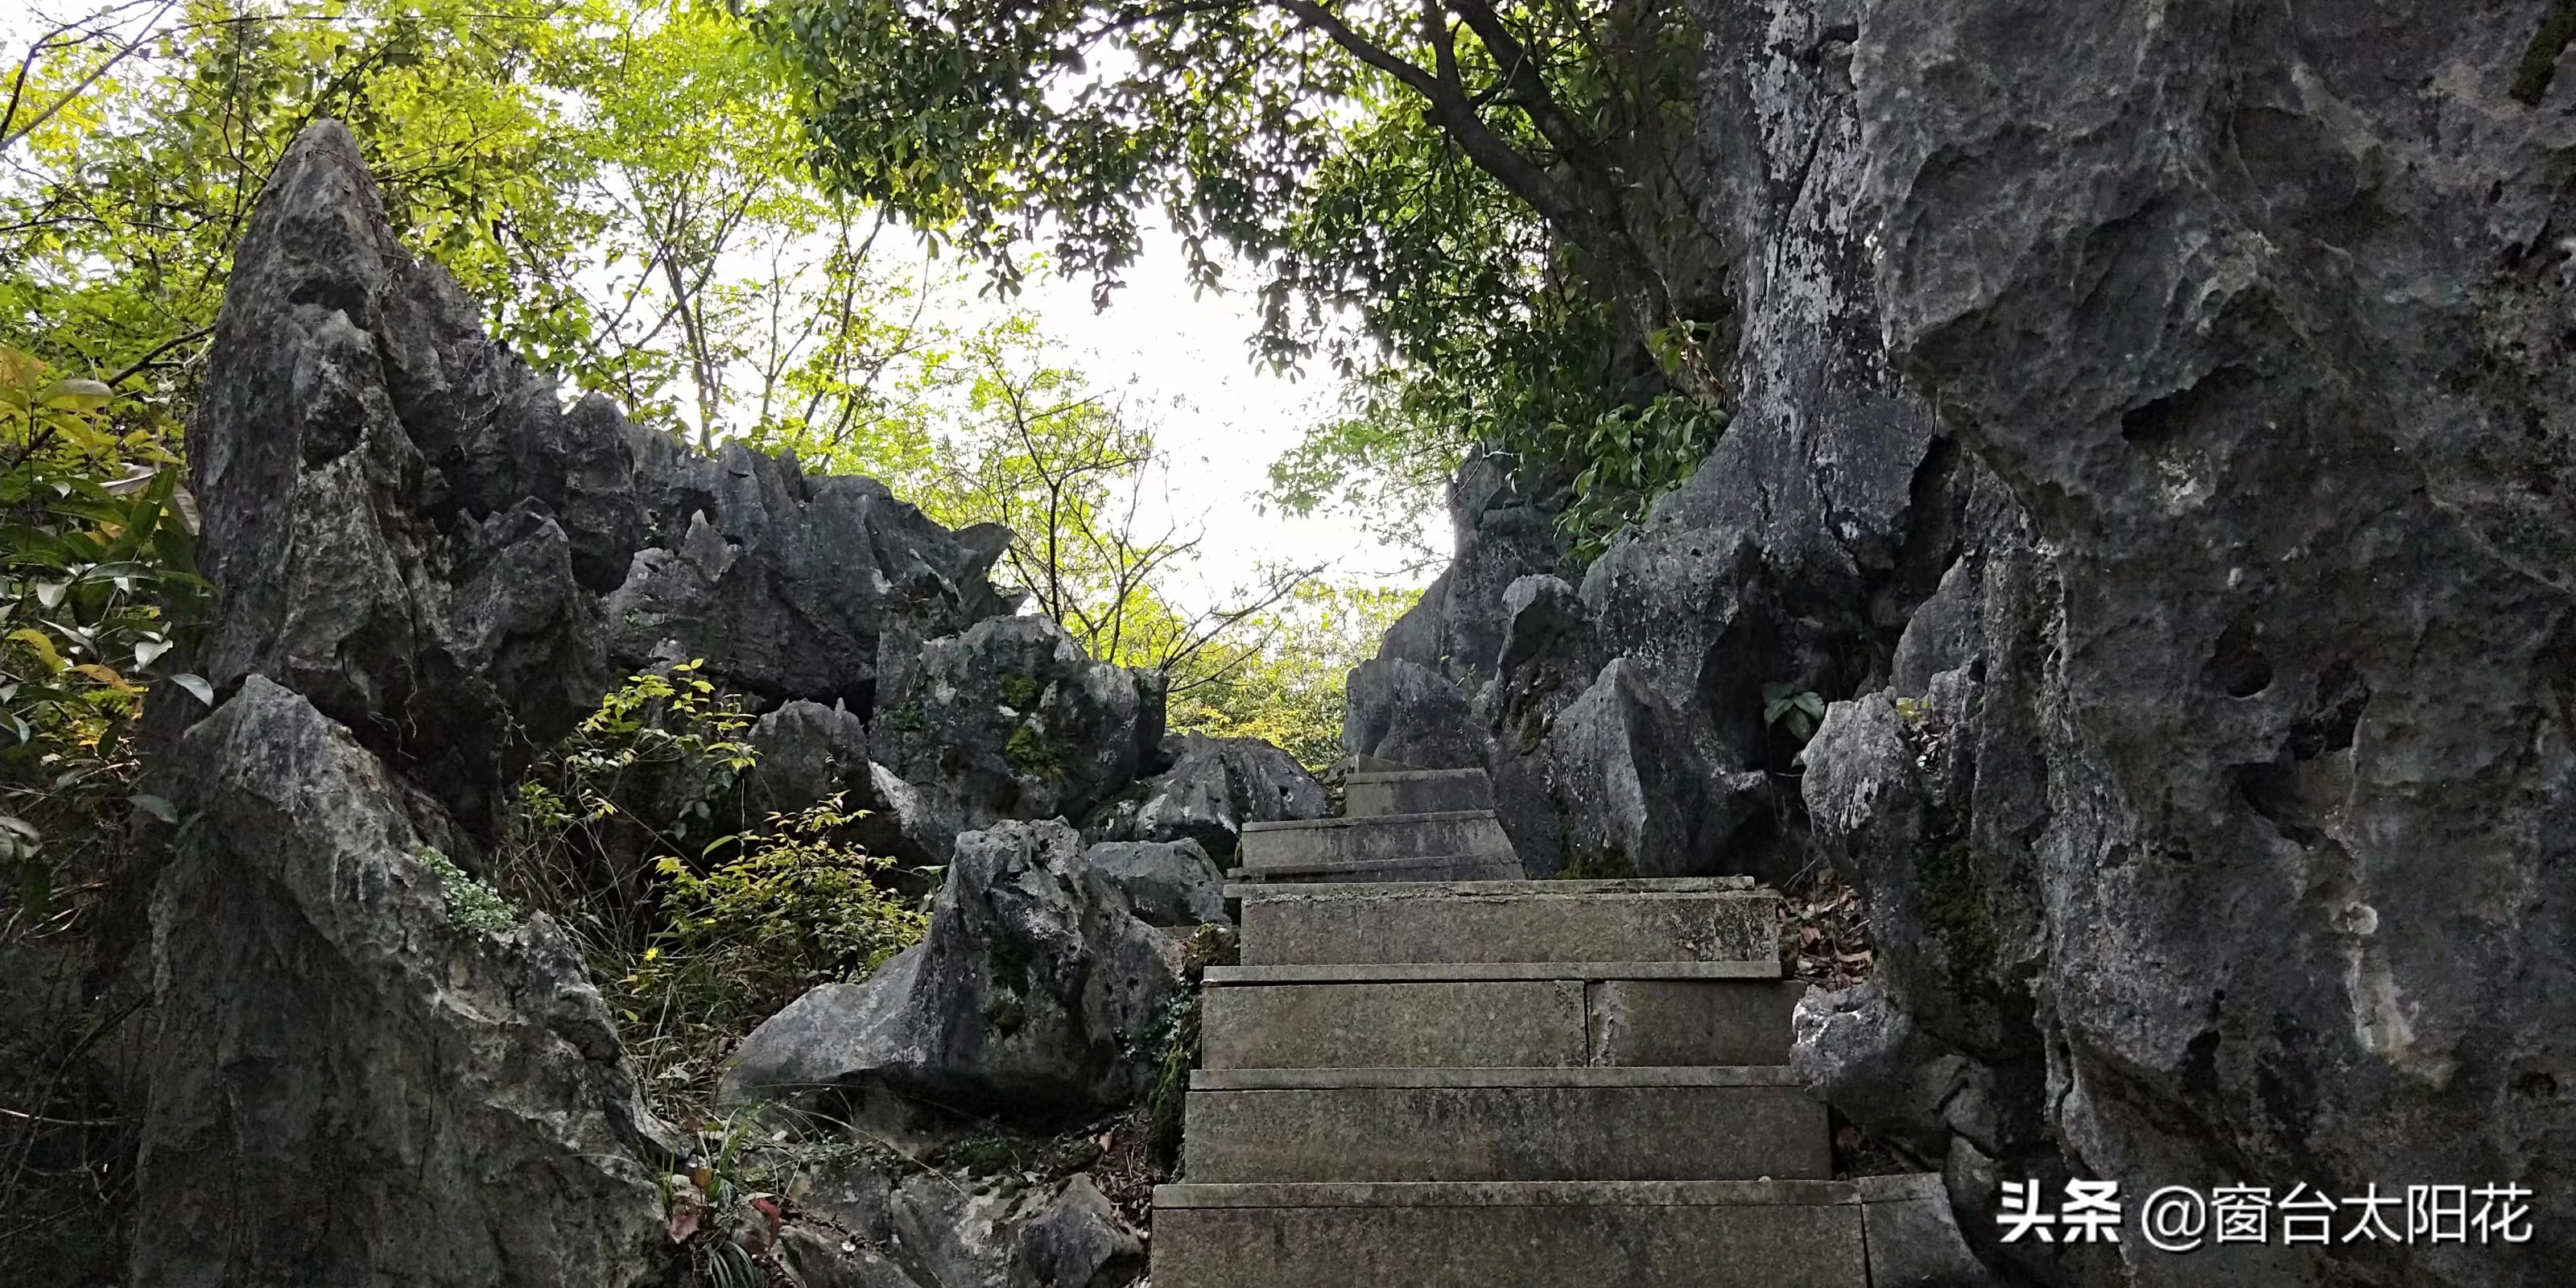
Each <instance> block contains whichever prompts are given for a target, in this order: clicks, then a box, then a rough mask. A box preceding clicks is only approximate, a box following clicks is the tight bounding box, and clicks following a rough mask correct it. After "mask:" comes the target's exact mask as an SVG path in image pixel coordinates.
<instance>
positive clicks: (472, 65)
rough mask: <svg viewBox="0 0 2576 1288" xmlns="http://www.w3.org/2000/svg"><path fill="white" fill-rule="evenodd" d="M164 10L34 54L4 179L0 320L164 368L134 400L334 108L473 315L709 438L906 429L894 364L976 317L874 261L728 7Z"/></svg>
mask: <svg viewBox="0 0 2576 1288" xmlns="http://www.w3.org/2000/svg"><path fill="white" fill-rule="evenodd" d="M182 10H183V12H182V16H180V17H179V18H178V19H177V20H175V21H171V22H167V23H164V24H163V25H161V26H160V27H159V28H158V29H157V30H156V31H155V32H154V33H153V34H152V36H151V38H150V39H149V40H147V41H145V42H144V44H143V45H142V46H141V47H140V48H139V50H138V51H137V52H135V53H134V54H133V55H132V56H131V57H130V58H127V59H125V60H124V61H122V62H120V63H119V64H118V65H117V66H116V67H115V68H114V69H113V70H112V71H111V72H110V73H109V74H107V75H104V76H102V77H101V78H100V79H98V80H97V81H95V82H90V83H87V84H86V85H84V83H83V82H84V78H85V77H87V76H88V74H89V73H90V72H91V71H94V70H96V69H97V67H98V65H99V64H100V63H101V62H103V61H104V59H105V58H106V57H107V54H108V51H109V50H110V49H113V48H117V47H121V46H122V44H123V41H124V40H125V38H126V36H127V30H126V29H125V28H123V27H115V26H114V25H113V24H100V23H92V24H90V25H88V26H83V25H80V24H75V29H74V30H73V31H72V32H71V33H70V34H68V35H65V36H63V37H61V39H59V40H58V41H57V43H56V44H54V45H52V46H49V47H47V48H45V49H42V50H38V51H35V54H42V55H43V56H42V57H36V56H34V55H33V54H31V61H30V67H31V74H30V84H29V85H28V86H27V92H26V95H25V97H26V98H27V99H28V100H29V101H30V102H34V101H38V100H41V99H46V98H48V97H50V96H59V95H63V94H72V95H73V96H72V100H71V104H70V106H68V107H66V108H65V109H64V110H62V111H60V112H58V113H56V114H54V115H53V116H51V117H50V118H48V119H46V120H45V121H44V122H43V123H42V124H41V125H40V126H38V127H37V128H35V129H34V130H33V131H32V132H30V133H29V134H28V137H27V143H26V145H25V147H24V148H23V149H22V150H21V152H20V155H18V156H17V157H14V158H13V162H14V164H13V165H12V166H11V168H10V169H9V170H8V171H6V172H0V216H5V217H0V340H9V341H10V342H13V343H17V344H19V345H21V346H22V347H25V348H28V349H30V350H31V351H34V352H38V353H40V354H41V355H43V356H46V357H48V358H50V359H52V360H55V361H58V362H62V363H65V364H68V365H72V366H75V367H78V368H82V369H97V370H101V371H111V370H123V371H127V372H129V373H132V374H143V375H159V376H162V377H165V378H164V379H163V380H161V381H160V382H159V387H158V388H157V389H156V390H154V391H152V392H151V393H150V394H149V395H148V397H149V399H150V400H151V401H152V404H153V405H154V406H155V407H156V408H158V409H159V410H161V411H162V412H163V413H165V414H166V415H167V416H169V417H170V418H171V419H172V420H174V421H175V420H177V419H183V418H184V415H185V412H186V409H187V407H188V406H189V405H190V404H191V402H192V401H193V399H194V396H195V385H196V379H197V369H196V366H195V362H196V358H197V356H198V355H199V354H200V353H201V351H202V342H203V341H204V340H205V338H206V337H207V336H208V335H210V334H211V329H212V324H213V322H214V317H215V311H216V308H217V306H218V305H219V304H220V302H221V298H222V292H223V287H224V282H225V278H226V275H227V274H228V273H229V271H230V268H231V255H232V252H233V247H234V245H235V244H236V243H237V242H238V241H239V239H240V236H241V234H242V231H243V229H244V228H245V226H246V225H247V222H248V219H249V217H250V212H251V210H252V208H253V204H254V198H255V197H256V196H257V194H258V192H259V189H260V187H261V185H262V184H263V183H264V182H265V180H266V178H267V176H268V174H269V172H270V170H271V169H272V168H273V167H274V166H275V165H276V163H277V161H278V159H279V157H280V156H281V155H283V153H284V151H285V148H286V147H287V145H288V144H289V143H291V142H292V141H293V140H294V138H295V136H296V135H297V134H298V133H299V132H300V131H301V130H302V129H303V127H304V126H305V125H307V124H309V123H310V122H312V121H314V120H316V119H319V118H322V117H326V116H327V117H336V118H338V119H340V120H343V121H345V122H347V123H348V124H349V126H350V127H351V129H352V131H353V133H354V134H355V135H356V137H357V138H358V140H359V143H360V146H361V147H362V149H363V150H364V152H365V156H366V159H367V161H368V163H369V165H370V167H371V169H372V170H373V171H374V173H375V175H376V176H377V180H378V184H379V187H380V189H381V191H382V195H383V197H384V201H385V206H386V211H387V214H388V215H389V217H390V218H391V220H392V222H393V224H394V227H395V230H396V232H397V234H398V235H399V236H400V238H401V240H402V241H403V243H404V245H406V246H407V247H409V248H411V249H412V250H414V251H416V252H420V253H424V254H427V255H430V256H432V257H434V258H435V259H437V261H438V262H439V263H440V264H441V265H442V266H444V267H445V268H446V269H447V270H448V271H449V272H450V273H451V274H453V275H454V276H455V277H456V278H457V280H458V281H459V283H460V284H461V285H462V286H464V287H465V288H466V290H467V291H468V292H469V293H470V294H471V295H472V296H473V297H474V298H476V299H478V300H480V301H482V302H483V304H484V308H485V316H484V319H483V321H484V323H485V325H486V326H487V327H488V328H489V329H490V330H491V331H492V332H493V333H494V334H495V335H497V336H498V337H500V338H501V339H502V340H503V341H504V342H505V343H507V344H508V345H509V346H510V347H511V348H512V349H513V350H514V351H515V352H517V353H518V354H520V355H521V356H523V357H525V358H527V359H528V360H529V361H530V362H531V363H532V364H533V365H535V366H537V367H539V368H541V369H546V370H551V371H555V372H559V373H562V374H563V375H564V376H566V377H567V378H569V379H570V380H571V381H573V382H574V383H575V384H577V385H578V386H579V387H582V388H585V389H594V390H600V391H604V392H608V393H611V394H613V395H614V396H615V397H617V398H618V400H619V401H620V402H622V403H623V404H624V405H625V406H626V407H627V408H628V409H629V411H630V412H631V413H632V414H634V415H635V416H637V417H638V418H639V419H643V420H647V421H662V422H665V423H667V422H670V421H674V420H677V421H682V422H685V423H687V424H689V425H691V426H694V428H695V430H696V432H697V436H698V438H699V440H700V442H701V443H702V444H703V443H705V442H708V441H711V440H712V438H713V437H715V436H716V435H718V434H720V433H725V432H738V433H747V432H752V431H755V430H768V431H775V432H780V433H788V434H811V435H814V436H818V437H821V438H825V439H841V438H866V437H868V436H869V435H870V434H872V433H875V432H877V430H878V428H879V427H880V426H881V425H882V424H884V423H886V422H889V421H891V422H894V423H898V424H899V423H902V422H904V421H905V420H906V419H907V418H912V419H917V418H918V415H919V414H920V413H919V409H917V408H912V407H910V406H908V405H907V404H906V402H905V398H906V397H907V396H908V395H909V394H910V393H911V392H913V391H914V389H915V386H914V383H913V382H910V381H907V380H906V379H904V378H903V373H904V370H905V369H906V367H907V364H909V363H910V362H911V360H912V358H913V356H914V355H916V354H918V353H920V352H922V351H924V350H936V349H939V348H941V347H942V346H946V345H949V344H950V343H952V341H953V340H954V339H955V338H957V337H960V336H963V335H965V334H969V333H971V331H972V328H967V327H961V326H959V325H957V324H954V323H952V322H951V321H950V320H949V319H948V318H947V317H946V316H945V313H946V312H947V311H946V310H943V309H940V308H935V307H933V305H934V297H940V296H943V295H945V294H946V293H948V292H949V290H950V287H951V285H952V283H951V282H950V280H949V278H947V277H946V276H943V275H941V274H939V273H936V272H931V271H928V270H927V269H925V268H924V266H922V265H920V264H918V263H917V262H915V261H913V260H911V259H909V258H907V257H904V256H895V257H892V258H891V259H889V258H888V257H886V256H884V255H881V254H879V253H878V249H879V243H880V237H879V234H880V233H881V232H882V231H883V229H884V221H883V219H882V217H880V216H879V215H877V214H875V213H873V212H871V211H870V210H868V209H866V208H863V207H861V206H858V205H855V204H853V203H851V202H849V201H847V200H844V199H841V198H838V197H834V196H831V195H829V194H827V193H825V192H823V191H822V190H821V189H820V188H819V187H817V185H815V184H814V183H813V182H812V181H811V180H810V179H809V177H808V176H807V174H806V172H805V170H804V168H803V166H802V162H801V150H802V149H801V147H800V145H799V140H798V135H797V126H796V124H795V122H794V120H793V116H792V113H790V112H789V111H788V110H787V106H786V101H785V97H784V91H783V90H782V88H781V87H780V85H779V82H778V81H777V79H776V76H775V74H774V72H775V69H774V68H773V67H772V66H771V63H770V60H769V59H768V57H767V56H766V55H765V53H764V52H763V50H762V49H761V48H760V47H759V46H758V45H757V44H756V43H754V42H752V41H750V40H748V39H747V38H746V37H745V34H744V31H743V28H742V25H741V24H740V23H739V22H738V21H737V20H736V19H734V18H733V17H732V16H730V15H729V14H727V13H726V12H725V11H724V9H723V8H722V7H720V6H716V5H711V4H701V3H695V2H694V0H185V3H184V5H183V6H182ZM127 18H128V20H133V19H135V18H136V15H135V14H134V13H133V12H132V11H128V12H127ZM93 27H95V28H97V29H96V30H92V28H93ZM76 89H77V90H78V92H77V93H76V94H74V93H73V91H74V90H76ZM109 383H111V384H117V383H119V381H117V380H110V381H109Z"/></svg>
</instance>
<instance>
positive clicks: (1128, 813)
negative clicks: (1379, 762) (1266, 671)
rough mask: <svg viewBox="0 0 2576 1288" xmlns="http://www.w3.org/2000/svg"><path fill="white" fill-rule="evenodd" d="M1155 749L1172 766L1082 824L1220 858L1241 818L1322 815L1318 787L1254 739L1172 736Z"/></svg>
mask: <svg viewBox="0 0 2576 1288" xmlns="http://www.w3.org/2000/svg"><path fill="white" fill-rule="evenodd" d="M1162 755H1163V758H1164V759H1165V760H1168V761H1169V762H1171V768H1169V769H1166V770H1164V771H1163V772H1162V773H1160V774H1157V775H1155V776H1154V777H1153V778H1151V779H1149V780H1147V781H1145V782H1143V783H1140V784H1138V785H1137V787H1136V788H1135V789H1134V790H1133V791H1131V792H1129V793H1128V794H1127V795H1126V796H1125V797H1123V798H1121V799H1119V800H1117V801H1113V802H1111V803H1110V804H1109V805H1108V806H1106V807H1104V808H1103V809H1102V810H1101V811H1100V812H1099V813H1098V814H1097V815H1096V816H1095V817H1094V818H1093V819H1092V820H1091V823H1090V825H1089V827H1088V828H1087V829H1086V830H1087V831H1089V832H1090V833H1092V834H1093V835H1095V836H1101V837H1106V838H1109V839H1112V840H1135V841H1177V840H1183V839H1187V840H1193V841H1196V842H1198V843H1199V845H1200V846H1201V847H1203V848H1204V849H1205V850H1206V851H1207V852H1208V853H1209V854H1211V855H1214V856H1215V857H1217V858H1220V859H1222V858H1227V857H1229V856H1231V855H1232V854H1233V853H1234V850H1235V845H1236V843H1237V840H1238V838H1240V836H1241V835H1242V832H1243V825H1244V824H1246V823H1276V822H1281V821H1283V820H1288V819H1303V818H1322V817H1323V816H1324V811H1325V800H1324V785H1323V784H1322V783H1319V782H1317V781H1315V776H1314V775H1313V774H1310V773H1307V772H1306V767H1305V766H1303V765H1300V764H1298V763H1297V762H1296V760H1295V759H1294V758H1293V757H1291V756H1290V755H1289V754H1288V753H1287V752H1284V751H1281V750H1280V749H1278V748H1277V747H1273V746H1271V745H1270V744H1269V743H1266V742H1263V741H1261V740H1260V739H1258V738H1211V737H1208V736H1207V735H1206V734H1202V733H1186V734H1174V735H1172V736H1170V737H1167V738H1165V739H1164V740H1163V746H1162Z"/></svg>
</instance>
